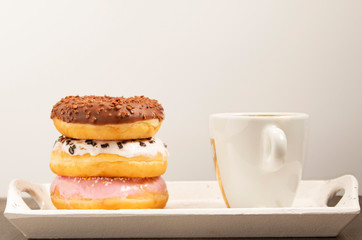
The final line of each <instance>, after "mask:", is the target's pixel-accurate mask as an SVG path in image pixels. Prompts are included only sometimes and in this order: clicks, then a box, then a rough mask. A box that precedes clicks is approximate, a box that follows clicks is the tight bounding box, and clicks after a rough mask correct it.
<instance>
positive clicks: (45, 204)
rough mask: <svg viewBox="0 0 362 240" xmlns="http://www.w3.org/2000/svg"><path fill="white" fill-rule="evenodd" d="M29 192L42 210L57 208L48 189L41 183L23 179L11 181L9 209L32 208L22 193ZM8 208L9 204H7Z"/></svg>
mask: <svg viewBox="0 0 362 240" xmlns="http://www.w3.org/2000/svg"><path fill="white" fill-rule="evenodd" d="M22 192H26V193H28V194H29V195H30V196H31V197H32V198H33V199H34V200H35V202H36V203H37V204H38V205H39V208H40V209H41V210H45V209H55V208H54V206H53V204H52V202H51V201H50V198H49V193H48V192H47V190H46V189H45V188H44V187H43V186H42V185H39V184H35V183H31V182H28V181H25V180H21V179H15V180H13V181H11V183H10V186H9V191H8V196H7V198H8V201H7V202H8V203H9V204H11V205H10V206H9V209H10V208H11V209H13V210H30V208H29V206H28V205H27V204H26V203H25V201H24V200H23V198H22V196H21V193H22ZM7 208H8V206H7Z"/></svg>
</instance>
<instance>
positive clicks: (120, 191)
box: [50, 176, 167, 199]
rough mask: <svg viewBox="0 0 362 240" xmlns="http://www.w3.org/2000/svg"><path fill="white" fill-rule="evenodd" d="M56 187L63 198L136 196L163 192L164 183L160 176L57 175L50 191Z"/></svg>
mask: <svg viewBox="0 0 362 240" xmlns="http://www.w3.org/2000/svg"><path fill="white" fill-rule="evenodd" d="M56 188H57V189H58V191H59V194H60V195H61V196H63V197H64V198H70V197H73V198H74V197H75V198H85V199H103V198H112V197H120V198H126V197H128V196H137V195H141V194H143V193H164V192H165V191H167V187H166V183H165V181H164V180H163V179H162V177H153V178H108V177H88V178H85V177H62V176H57V177H56V178H55V179H54V181H53V183H52V185H51V187H50V190H51V192H54V190H55V189H56Z"/></svg>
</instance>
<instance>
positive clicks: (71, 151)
mask: <svg viewBox="0 0 362 240" xmlns="http://www.w3.org/2000/svg"><path fill="white" fill-rule="evenodd" d="M69 153H70V154H72V155H73V154H74V149H73V148H72V147H69Z"/></svg>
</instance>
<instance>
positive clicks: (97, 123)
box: [51, 96, 164, 140]
mask: <svg viewBox="0 0 362 240" xmlns="http://www.w3.org/2000/svg"><path fill="white" fill-rule="evenodd" d="M51 119H53V122H54V125H55V127H56V128H57V130H58V131H59V132H60V133H62V134H63V135H64V136H67V137H70V138H77V139H95V140H125V139H142V138H150V137H153V136H154V135H155V134H156V133H157V131H158V129H159V128H160V126H161V123H162V121H163V119H164V112H163V107H162V105H161V104H159V103H158V102H157V100H153V99H149V98H147V97H144V96H135V97H130V98H124V97H109V96H104V97H102V96H83V97H80V96H67V97H65V98H62V99H61V100H60V101H59V102H58V103H56V104H55V105H54V107H53V109H52V113H51Z"/></svg>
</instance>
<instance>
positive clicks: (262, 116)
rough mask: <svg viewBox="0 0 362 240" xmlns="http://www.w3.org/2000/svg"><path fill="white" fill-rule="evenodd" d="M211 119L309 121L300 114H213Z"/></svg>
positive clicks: (307, 116)
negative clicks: (291, 119)
mask: <svg viewBox="0 0 362 240" xmlns="http://www.w3.org/2000/svg"><path fill="white" fill-rule="evenodd" d="M210 118H222V119H226V118H233V119H287V118H293V119H295V118H297V119H307V118H309V115H308V114H306V113H299V112H228V113H213V114H210Z"/></svg>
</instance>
